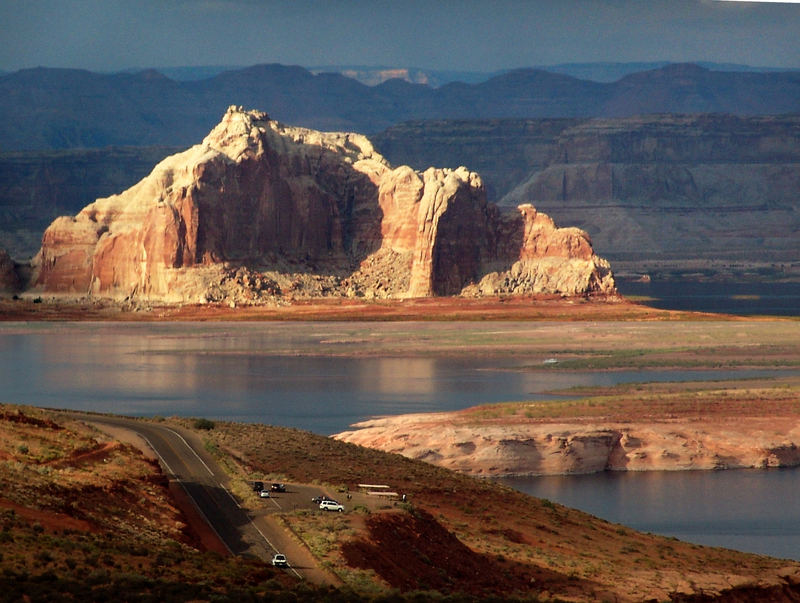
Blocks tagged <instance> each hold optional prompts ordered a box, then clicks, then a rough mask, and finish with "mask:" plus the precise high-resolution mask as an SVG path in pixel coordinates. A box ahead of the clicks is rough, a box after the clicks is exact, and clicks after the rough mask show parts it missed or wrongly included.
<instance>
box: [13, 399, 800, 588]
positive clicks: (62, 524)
mask: <svg viewBox="0 0 800 603" xmlns="http://www.w3.org/2000/svg"><path fill="white" fill-rule="evenodd" d="M0 408H1V409H2V414H0V430H1V431H2V436H3V437H2V438H0V441H2V442H3V446H2V449H1V450H2V464H0V471H1V472H2V478H3V482H4V483H5V484H9V485H13V487H12V488H6V489H4V494H3V495H2V497H0V507H2V508H3V511H2V517H3V531H2V535H3V539H4V542H5V543H6V544H5V546H4V549H3V555H2V556H1V557H0V567H2V568H3V572H2V578H0V581H1V582H2V585H3V587H4V588H5V589H6V590H5V592H6V594H9V593H10V594H11V596H12V598H13V597H14V596H15V595H19V596H21V595H22V594H27V595H28V596H29V597H32V598H34V599H41V598H46V597H52V596H56V595H58V596H65V595H66V596H73V597H76V598H80V599H82V600H99V599H101V598H104V597H107V596H110V595H112V594H113V596H114V597H116V598H120V597H124V596H125V594H127V595H128V596H131V597H140V596H147V595H149V596H152V597H156V598H161V599H163V598H164V597H169V598H170V599H172V600H190V599H194V600H196V599H205V598H214V597H232V598H238V599H239V600H241V598H242V597H254V598H259V597H265V596H268V597H273V598H274V597H275V596H276V595H277V594H280V593H286V596H287V597H289V596H293V597H297V598H298V599H300V600H341V599H344V600H362V599H363V600H380V598H381V597H385V596H393V597H395V599H393V600H397V598H398V597H400V600H402V594H403V593H407V594H408V597H409V598H410V599H412V600H414V598H415V597H418V596H419V593H418V591H420V590H424V591H428V594H427V595H425V596H426V597H430V596H435V595H432V594H431V593H432V592H433V591H436V592H438V593H441V594H442V595H452V596H454V597H456V600H458V599H459V598H463V597H464V596H465V595H469V596H473V597H477V598H481V597H498V596H499V597H501V598H503V599H504V600H513V599H514V598H515V597H521V598H524V599H525V600H544V601H552V600H569V601H588V600H598V599H614V600H619V601H642V600H648V599H651V598H655V599H658V600H673V601H688V600H699V598H693V597H700V594H701V593H703V596H705V597H710V596H714V595H724V596H727V597H729V598H730V599H729V600H763V597H772V598H773V600H781V599H782V598H786V597H790V596H793V595H795V596H796V591H797V588H798V582H800V564H797V563H795V562H787V561H780V560H775V559H770V558H766V557H759V556H754V555H746V554H743V553H736V552H733V551H724V550H720V549H712V548H707V547H701V546H696V545H689V544H685V543H682V542H679V541H677V540H674V539H668V538H660V537H657V536H652V535H645V534H639V533H636V532H634V531H632V530H630V529H627V528H624V527H622V526H618V525H612V524H609V523H607V522H604V521H601V520H599V519H597V518H594V517H591V516H588V515H586V514H584V513H581V512H578V511H575V510H571V509H567V508H565V507H562V506H560V505H556V504H554V503H551V502H549V501H546V500H539V499H534V498H531V497H528V496H525V495H523V494H520V493H518V492H516V491H513V490H511V489H508V488H505V487H502V486H498V485H496V484H493V483H491V482H485V481H477V480H475V479H473V478H469V477H466V476H461V475H458V474H455V473H452V472H449V471H446V470H443V469H439V468H436V467H433V466H431V465H428V464H425V463H421V462H418V461H411V460H408V459H405V458H403V457H400V456H397V455H387V454H384V453H380V452H375V451H370V450H367V449H365V448H360V447H357V446H353V445H350V444H344V443H342V442H337V441H335V440H331V439H329V438H324V437H322V436H315V435H312V434H308V433H304V432H300V431H297V430H293V429H286V428H275V427H269V426H264V425H245V424H230V423H224V424H223V423H220V424H217V425H215V426H213V428H211V429H210V430H206V431H203V432H202V433H203V434H204V437H205V438H207V439H208V444H207V448H208V449H209V450H215V451H216V454H217V455H218V456H219V458H220V459H223V458H227V461H226V464H227V466H228V467H229V471H231V472H232V474H233V475H234V476H235V477H236V478H237V479H239V480H241V483H242V485H243V486H246V484H245V482H246V481H247V480H250V479H253V478H254V477H258V478H262V479H267V480H269V479H275V480H281V481H286V482H290V483H297V484H310V483H315V484H317V485H318V487H319V488H320V489H322V490H327V491H336V490H337V489H342V488H344V489H347V488H349V489H350V490H352V491H353V492H354V494H355V491H356V490H357V484H358V483H361V482H363V480H364V479H365V477H369V478H370V481H374V480H379V481H381V482H385V483H388V484H391V485H392V486H393V487H395V488H397V489H398V490H400V491H402V492H404V493H406V495H407V498H408V503H407V504H405V505H403V504H400V505H393V504H391V503H389V504H386V505H383V508H376V509H374V510H368V509H367V508H366V507H365V508H361V507H357V508H355V509H353V510H352V511H350V512H347V513H344V514H343V515H339V514H334V515H335V516H336V517H330V516H327V515H324V514H322V512H308V511H304V510H299V511H289V512H286V513H284V514H282V520H283V521H284V522H285V524H286V525H287V526H288V527H290V528H291V529H292V530H293V531H294V533H295V534H296V535H297V537H298V538H299V539H300V541H302V542H305V543H306V544H307V545H308V546H309V548H310V550H311V551H312V552H313V553H314V554H315V555H316V556H317V559H318V560H319V561H321V562H322V563H324V564H325V565H327V566H328V567H329V568H331V569H332V570H333V571H334V572H336V573H337V574H338V575H339V577H340V578H341V579H342V580H343V581H344V582H345V584H346V587H345V589H343V590H333V589H328V588H326V589H323V590H316V589H315V588H314V587H313V586H310V585H303V586H299V585H297V584H296V583H295V582H294V581H293V580H291V579H290V576H289V575H288V574H284V573H280V572H275V571H274V570H273V569H272V568H271V567H266V566H264V565H263V564H261V563H259V562H255V561H243V560H241V559H236V560H233V559H230V558H226V557H220V556H219V555H215V554H209V553H201V552H199V551H198V545H197V543H196V541H193V540H192V536H191V534H190V533H187V531H186V525H187V524H186V521H185V519H183V518H181V516H180V513H179V512H177V511H176V510H175V502H174V500H172V499H171V497H170V494H169V492H168V491H167V489H166V488H165V485H164V478H163V476H161V474H160V471H159V470H158V468H157V467H156V465H155V464H154V463H152V462H150V461H147V460H146V459H145V458H143V457H142V456H141V454H140V453H139V452H138V451H137V450H136V449H134V448H132V447H131V446H130V445H128V444H124V443H121V442H119V441H116V440H115V439H114V438H109V437H108V436H106V435H104V434H102V433H100V432H97V431H93V430H91V429H89V428H87V427H86V426H85V425H83V424H81V423H76V422H73V421H69V420H65V419H64V418H63V416H62V415H59V414H58V413H54V412H52V411H50V412H48V411H42V410H37V409H32V408H25V407H15V406H8V405H4V406H2V407H0ZM177 423H179V424H181V425H183V426H184V427H189V426H191V424H192V422H191V421H186V420H183V421H177ZM229 455H230V456H229ZM242 491H243V492H244V491H246V488H244V489H243V490H242ZM251 497H252V499H251ZM241 503H242V504H243V505H245V506H246V507H247V506H248V505H253V504H257V503H259V501H258V499H257V498H256V497H255V496H254V495H252V493H249V495H244V494H242V495H241ZM143 521H146V522H147V526H148V527H147V529H145V530H142V529H140V526H141V525H142V522H143ZM398 592H399V593H400V595H398V594H397V593H398ZM415 593H416V594H415ZM733 597H736V599H733ZM759 597H761V599H759ZM416 600H418V599H416Z"/></svg>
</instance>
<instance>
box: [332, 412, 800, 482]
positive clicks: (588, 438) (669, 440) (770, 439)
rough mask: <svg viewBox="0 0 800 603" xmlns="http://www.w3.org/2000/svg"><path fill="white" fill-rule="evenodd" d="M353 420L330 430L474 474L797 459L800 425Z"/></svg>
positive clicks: (759, 421)
mask: <svg viewBox="0 0 800 603" xmlns="http://www.w3.org/2000/svg"><path fill="white" fill-rule="evenodd" d="M353 427H354V429H353V430H352V431H346V432H343V433H340V434H337V435H335V436H334V437H335V438H337V439H340V440H343V441H346V442H350V443H353V444H359V445H361V446H366V447H369V448H376V449H378V450H383V451H385V452H393V453H397V454H402V455H404V456H407V457H409V458H414V459H419V460H424V461H427V462H430V463H432V464H435V465H439V466H442V467H446V468H448V469H453V470H456V471H461V472H464V473H469V474H473V475H480V476H501V475H562V474H570V473H596V472H599V471H607V470H608V471H655V470H658V471H673V470H691V469H735V468H766V467H796V466H799V465H800V427H798V426H797V424H796V422H795V421H790V420H785V419H783V420H781V419H775V418H774V417H749V418H747V419H746V420H741V419H740V418H731V419H730V420H725V421H721V422H715V423H709V422H702V421H697V422H693V421H686V422H676V421H673V420H664V421H628V422H625V423H619V422H606V423H602V422H601V423H584V422H573V423H570V422H547V423H541V422H519V423H516V424H492V423H491V422H489V423H484V424H480V423H478V422H475V421H468V420H464V419H462V417H461V416H460V415H459V413H457V412H452V413H428V414H412V415H400V416H395V417H383V418H377V419H372V420H369V421H363V422H361V423H357V424H355V425H354V426H353Z"/></svg>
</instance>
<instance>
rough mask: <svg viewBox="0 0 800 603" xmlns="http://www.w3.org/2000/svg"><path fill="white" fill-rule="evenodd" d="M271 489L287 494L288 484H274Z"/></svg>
mask: <svg viewBox="0 0 800 603" xmlns="http://www.w3.org/2000/svg"><path fill="white" fill-rule="evenodd" d="M269 489H270V490H272V491H273V492H286V484H272V485H271V486H270V487H269Z"/></svg>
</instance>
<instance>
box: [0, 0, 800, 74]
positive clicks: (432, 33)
mask: <svg viewBox="0 0 800 603" xmlns="http://www.w3.org/2000/svg"><path fill="white" fill-rule="evenodd" d="M592 61H619V62H628V61H716V62H731V63H743V64H748V65H754V66H767V67H792V68H800V4H798V3H771V2H769V3H768V2H731V1H718V0H528V1H524V0H439V1H437V0H385V1H384V0H350V1H347V0H341V1H337V0H320V1H302V0H296V1H279V0H263V1H259V0H0V69H3V70H8V71H13V70H17V69H21V68H26V67H36V66H40V65H41V66H47V67H76V68H83V69H90V70H94V71H113V70H119V69H127V68H137V67H172V66H183V65H251V64H256V63H272V62H275V63H284V64H293V65H303V66H306V67H313V66H320V65H344V64H349V65H386V66H400V67H421V68H428V69H453V70H472V71H492V70H497V69H504V68H514V67H525V66H534V65H548V64H556V63H565V62H592Z"/></svg>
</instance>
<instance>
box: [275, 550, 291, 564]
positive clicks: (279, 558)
mask: <svg viewBox="0 0 800 603" xmlns="http://www.w3.org/2000/svg"><path fill="white" fill-rule="evenodd" d="M272 565H274V566H275V567H288V566H289V562H288V561H287V560H286V555H283V554H281V553H277V554H276V555H275V556H274V557H273V558H272Z"/></svg>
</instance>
